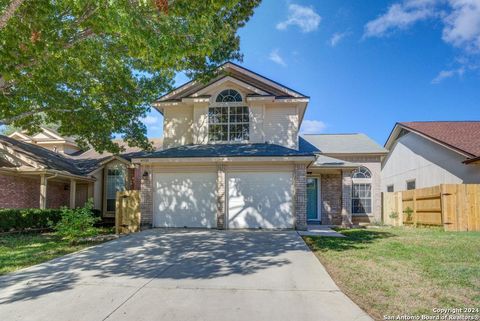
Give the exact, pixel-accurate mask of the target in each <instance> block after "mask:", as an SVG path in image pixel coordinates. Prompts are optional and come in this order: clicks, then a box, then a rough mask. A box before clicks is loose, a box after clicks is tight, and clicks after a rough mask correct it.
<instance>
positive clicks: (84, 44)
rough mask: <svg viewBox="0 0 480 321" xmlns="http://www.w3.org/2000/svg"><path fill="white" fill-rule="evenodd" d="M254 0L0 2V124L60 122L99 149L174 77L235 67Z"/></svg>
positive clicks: (135, 140)
mask: <svg viewBox="0 0 480 321" xmlns="http://www.w3.org/2000/svg"><path fill="white" fill-rule="evenodd" d="M260 1H261V0H202V1H200V0H199V1H196V0H195V1H192V0H169V1H167V0H115V1H91V0H35V1H32V0H23V1H22V0H0V124H2V123H3V124H7V125H13V126H15V127H19V128H23V129H26V130H28V131H30V132H33V131H35V130H37V129H38V126H39V125H40V124H42V123H57V124H59V127H58V131H59V132H60V133H61V134H64V135H68V136H75V137H78V142H79V143H80V144H83V145H86V144H90V145H92V146H93V147H94V148H95V149H97V150H98V151H104V150H108V151H112V152H118V151H119V146H117V145H115V144H114V143H112V141H111V138H112V135H114V134H120V135H122V136H123V138H124V139H125V140H126V141H127V142H128V143H129V144H130V145H136V146H140V147H144V148H148V147H149V143H148V140H147V139H146V137H145V134H146V127H145V125H144V124H143V123H142V122H141V121H140V118H141V117H143V116H145V114H146V112H147V111H148V110H149V108H150V107H149V106H150V103H151V102H152V101H153V100H155V98H157V97H158V96H160V95H161V94H162V93H165V92H166V91H167V90H169V89H171V86H172V84H173V79H174V76H175V74H176V73H177V72H179V71H186V72H187V74H188V75H189V76H191V77H199V78H203V77H208V76H209V75H211V73H212V71H213V70H214V68H215V67H217V66H218V65H219V64H221V63H223V62H225V61H227V60H231V59H241V54H240V52H239V37H238V35H237V30H238V28H240V27H242V26H243V25H244V24H245V23H246V22H247V21H248V19H249V18H250V16H251V15H252V14H253V10H254V9H255V7H256V6H257V5H258V4H259V2H260Z"/></svg>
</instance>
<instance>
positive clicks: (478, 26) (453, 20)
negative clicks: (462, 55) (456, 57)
mask: <svg viewBox="0 0 480 321" xmlns="http://www.w3.org/2000/svg"><path fill="white" fill-rule="evenodd" d="M449 4H450V6H451V7H452V11H451V12H450V14H448V15H446V16H445V17H444V18H443V22H444V24H445V27H444V28H443V35H442V39H443V40H444V41H445V42H447V43H449V44H452V45H453V46H455V47H459V48H463V49H464V50H466V51H468V52H477V53H478V52H480V0H449Z"/></svg>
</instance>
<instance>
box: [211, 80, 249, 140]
mask: <svg viewBox="0 0 480 321" xmlns="http://www.w3.org/2000/svg"><path fill="white" fill-rule="evenodd" d="M224 90H226V89H223V90H220V91H219V92H218V93H217V95H216V96H215V100H216V97H217V96H218V95H219V94H220V93H221V92H223V91H224ZM232 90H235V89H232ZM235 91H236V92H238V93H239V94H240V96H242V101H241V102H217V101H213V102H211V103H210V104H209V106H208V119H207V137H208V143H209V144H245V143H249V142H250V127H251V122H250V119H251V118H252V117H251V115H250V107H249V106H248V105H247V103H246V102H245V97H244V96H243V95H242V94H241V93H240V92H239V91H238V90H235ZM231 107H247V110H248V122H230V108H231ZM210 108H227V111H228V113H227V122H226V123H210V115H209V114H210ZM210 125H226V126H227V137H228V138H230V125H248V139H247V140H235V141H234V140H230V139H228V140H210Z"/></svg>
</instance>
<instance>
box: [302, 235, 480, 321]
mask: <svg viewBox="0 0 480 321" xmlns="http://www.w3.org/2000/svg"><path fill="white" fill-rule="evenodd" d="M340 232H341V233H343V234H344V235H346V236H347V237H346V238H330V237H305V241H306V242H307V244H308V245H309V246H310V248H311V249H312V250H313V251H314V253H315V254H316V255H317V257H318V258H319V260H320V261H321V262H322V263H323V264H324V265H325V267H326V268H327V270H328V272H329V273H330V275H331V276H332V277H333V279H334V280H335V282H336V283H337V284H338V286H339V287H340V288H341V289H342V290H343V291H344V292H345V293H346V294H347V295H348V296H349V297H350V298H351V299H352V300H353V301H355V302H356V303H357V304H358V305H359V306H360V307H362V308H363V309H364V310H365V311H367V312H368V313H369V314H370V315H371V316H372V317H374V318H375V319H377V320H381V319H383V316H384V315H397V314H404V313H405V314H409V315H412V314H422V313H425V314H432V308H446V307H455V308H463V307H479V306H480V233H478V232H465V233H462V232H456V233H454V232H443V231H441V230H438V229H428V228H416V229H415V228H379V229H351V230H341V231H340Z"/></svg>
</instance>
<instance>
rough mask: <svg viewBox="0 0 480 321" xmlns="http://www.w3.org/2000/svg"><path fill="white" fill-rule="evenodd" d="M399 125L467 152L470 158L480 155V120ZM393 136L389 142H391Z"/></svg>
mask: <svg viewBox="0 0 480 321" xmlns="http://www.w3.org/2000/svg"><path fill="white" fill-rule="evenodd" d="M397 126H400V127H402V128H404V129H406V130H409V131H412V132H415V133H417V134H420V135H423V136H425V137H427V138H429V139H432V140H434V141H436V142H438V143H440V144H442V145H445V146H447V147H449V148H451V149H454V150H456V151H458V152H460V153H462V154H466V156H468V157H469V158H475V157H479V156H480V121H427V122H418V121H417V122H402V123H397ZM397 126H396V127H397ZM392 133H393V132H392ZM391 138H392V137H390V138H389V140H388V141H387V143H389V142H391Z"/></svg>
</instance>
